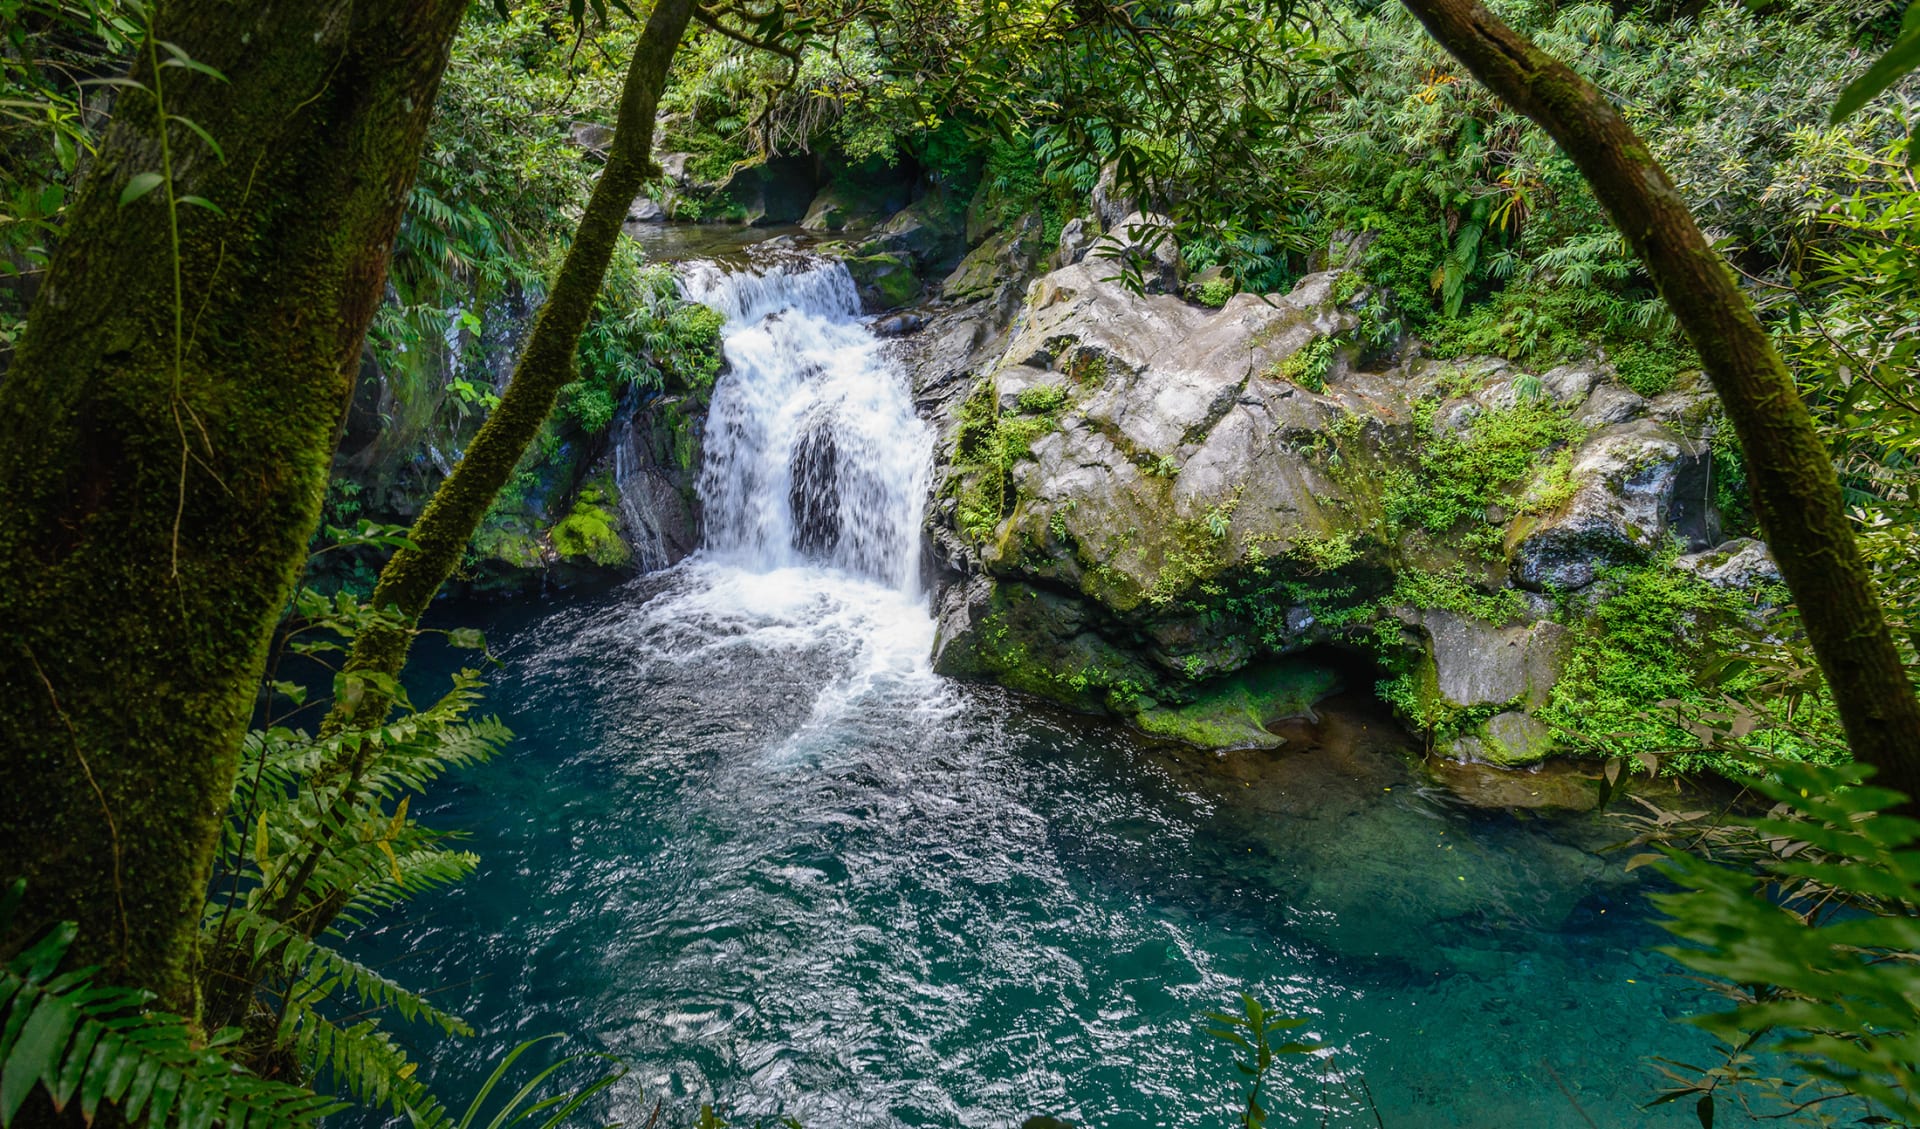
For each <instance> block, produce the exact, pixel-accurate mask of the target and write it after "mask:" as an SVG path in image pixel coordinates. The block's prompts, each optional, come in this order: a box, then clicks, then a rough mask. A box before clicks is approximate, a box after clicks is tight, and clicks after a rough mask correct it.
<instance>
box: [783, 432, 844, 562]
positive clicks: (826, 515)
mask: <svg viewBox="0 0 1920 1129" xmlns="http://www.w3.org/2000/svg"><path fill="white" fill-rule="evenodd" d="M839 470H840V459H839V454H838V452H837V451H836V450H835V449H834V445H833V431H832V429H831V428H829V427H826V426H824V425H823V426H817V427H814V428H813V429H811V430H809V431H808V432H807V433H806V434H805V435H803V436H801V438H800V442H799V443H798V444H797V445H796V446H795V447H794V451H793V466H792V473H793V486H792V488H791V489H790V490H789V491H788V497H787V503H788V508H789V509H790V510H791V511H792V513H793V547H794V548H795V549H798V550H799V551H800V552H802V553H804V554H806V555H808V556H814V557H822V556H825V555H827V554H828V553H831V552H832V551H833V547H834V546H835V545H837V544H839V543H840V490H839V485H838V479H839Z"/></svg>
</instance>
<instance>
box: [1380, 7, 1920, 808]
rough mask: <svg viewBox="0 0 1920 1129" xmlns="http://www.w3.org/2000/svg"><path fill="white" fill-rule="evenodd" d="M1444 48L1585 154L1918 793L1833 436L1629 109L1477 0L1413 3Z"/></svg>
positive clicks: (1874, 745)
mask: <svg viewBox="0 0 1920 1129" xmlns="http://www.w3.org/2000/svg"><path fill="white" fill-rule="evenodd" d="M1404 2H1405V4H1406V6H1407V8H1408V10H1409V11H1411V12H1413V14H1414V15H1415V16H1417V17H1419V19H1420V22H1421V23H1423V24H1425V25H1426V27H1427V31H1428V32H1430V33H1431V34H1432V35H1433V37H1434V39H1436V40H1438V41H1439V42H1440V44H1441V46H1443V47H1445V48H1446V49H1447V50H1448V51H1450V52H1452V53H1453V55H1454V57H1455V58H1457V59H1459V60H1460V61H1461V62H1462V63H1464V64H1465V65H1466V67H1467V69H1468V70H1470V71H1472V72H1473V75H1474V77H1476V78H1478V79H1479V80H1480V81H1481V82H1482V83H1485V84H1486V86H1487V88H1488V89H1489V90H1492V91H1493V92H1494V93H1495V94H1496V95H1498V96H1499V97H1500V98H1502V99H1504V100H1505V101H1506V102H1507V103H1508V104H1509V105H1511V106H1513V107H1514V108H1515V109H1517V110H1519V111H1520V112H1521V113H1523V114H1525V115H1527V116H1528V117H1529V118H1532V119H1533V120H1534V121H1535V122H1537V123H1538V124H1539V125H1540V126H1541V127H1542V128H1544V129H1545V130H1546V131H1547V132H1548V133H1549V134H1551V135H1553V139H1554V140H1555V141H1557V142H1559V144H1560V148H1561V150H1562V151H1563V152H1564V153H1566V154H1567V156H1568V157H1569V158H1571V159H1572V160H1573V162H1574V163H1575V164H1576V165H1578V166H1579V167H1580V171H1581V173H1582V174H1583V175H1584V176H1585V177H1586V180H1587V183H1588V184H1589V185H1591V186H1592V187H1593V191H1594V194H1595V195H1596V196H1598V197H1599V199H1600V202H1601V204H1602V205H1604V206H1605V207H1606V209H1607V212H1608V214H1609V215H1611V216H1612V217H1613V222H1614V224H1615V225H1616V226H1617V227H1619V229H1620V231H1621V233H1622V234H1623V235H1625V236H1626V239H1627V242H1628V243H1629V244H1631V245H1632V247H1633V249H1634V251H1635V253H1636V254H1638V255H1639V256H1640V261H1641V262H1642V263H1644V264H1645V265H1646V268H1647V271H1648V273H1649V274H1651V275H1652V276H1653V279H1654V281H1655V283H1656V284H1657V285H1658V286H1659V287H1660V293H1661V295H1662V296H1664V297H1665V298H1666V301H1667V306H1668V308H1670V309H1671V310H1672V311H1673V315H1674V317H1675V318H1676V319H1678V321H1679V322H1680V325H1681V327H1682V328H1683V329H1684V330H1685V331H1686V333H1687V336H1688V338H1689V339H1690V340H1691V341H1692V342H1693V346H1694V348H1695V349H1697V350H1698V351H1699V353H1700V359H1701V362H1702V364H1703V365H1704V366H1705V368H1706V371H1707V374H1708V376H1710V377H1711V378H1712V380H1713V385H1714V389H1715V390H1716V391H1717V392H1719V394H1720V402H1721V404H1722V405H1723V406H1724V407H1725V409H1726V413H1727V418H1728V419H1729V420H1731V421H1732V423H1733V429H1734V433H1735V434H1736V435H1737V436H1738V437H1739V439H1740V447H1741V450H1742V451H1743V452H1744V453H1745V454H1746V461H1747V474H1748V479H1749V481H1750V482H1751V484H1752V491H1753V508H1754V512H1755V514H1757V515H1758V517H1759V519H1760V526H1761V529H1762V530H1763V531H1764V532H1765V534H1766V538H1767V544H1768V546H1769V547H1770V548H1771V549H1772V550H1773V555H1774V559H1775V560H1776V561H1778V563H1779V565H1780V572H1781V575H1782V576H1783V577H1784V578H1785V579H1786V582H1787V588H1788V589H1789V590H1790V591H1791V592H1792V593H1793V599H1794V603H1795V604H1796V605H1797V606H1798V607H1799V610H1800V618H1801V620H1802V622H1803V623H1805V625H1806V629H1807V636H1808V639H1809V640H1810V641H1811V643H1812V644H1813V651H1814V654H1815V655H1816V656H1817V657H1818V658H1819V660H1820V667H1821V669H1822V671H1823V672H1825V674H1826V677H1827V685H1828V686H1829V687H1831V688H1832V691H1833V696H1834V701H1835V703H1836V704H1837V705H1838V707H1839V712H1840V719H1841V723H1842V724H1843V725H1844V726H1845V728H1846V734H1847V743H1848V745H1849V746H1850V747H1851V748H1852V750H1853V756H1854V759H1855V760H1857V761H1860V762H1862V763H1864V764H1869V765H1872V766H1873V767H1874V768H1875V769H1876V770H1877V772H1876V775H1875V777H1874V779H1875V781H1876V782H1877V783H1879V784H1882V785H1885V786H1887V787H1890V788H1897V789H1899V790H1900V791H1902V792H1904V793H1906V794H1907V796H1908V797H1910V798H1913V799H1917V800H1920V700H1916V698H1915V696H1914V689H1913V685H1912V683H1911V682H1910V681H1909V679H1908V677H1907V673H1906V671H1905V670H1904V669H1903V668H1902V667H1901V664H1900V657H1899V653H1898V652H1897V651H1895V649H1894V646H1893V638H1892V636H1891V635H1890V634H1889V633H1888V631H1887V625H1886V620H1885V617H1884V616H1883V614H1882V612H1881V608H1880V604H1879V601H1878V599H1877V598H1876V596H1875V594H1874V589H1873V582H1872V578H1871V576H1870V575H1869V573H1868V571H1867V566H1866V562H1865V561H1864V560H1863V559H1862V557H1861V555H1860V550H1859V546H1858V545H1857V544H1856V543H1855V542H1854V538H1853V530H1852V528H1851V527H1850V526H1849V525H1848V523H1847V517H1846V514H1845V510H1844V507H1843V503H1842V499H1841V494H1840V484H1839V481H1838V479H1837V478H1836V477H1835V475H1834V469H1833V462H1832V459H1831V457H1830V455H1829V453H1828V451H1827V446H1826V444H1825V443H1824V442H1823V441H1822V440H1821V438H1820V434H1819V432H1818V431H1817V430H1816V429H1815V427H1814V423H1813V417H1812V415H1811V414H1810V413H1809V412H1808V411H1807V408H1806V405H1805V404H1804V403H1802V402H1801V400H1800V396H1799V393H1798V391H1797V390H1796V389H1795V387H1794V383H1793V378H1792V376H1791V375H1790V374H1789V373H1788V372H1787V367H1786V365H1785V363H1784V362H1782V361H1781V359H1780V355H1779V353H1778V352H1776V351H1775V350H1774V348H1773V343H1772V341H1771V340H1769V339H1768V337H1767V333H1766V331H1765V330H1764V329H1763V328H1761V325H1760V321H1759V318H1758V317H1756V316H1755V314H1754V312H1753V307H1752V306H1751V305H1750V304H1749V303H1748V301H1747V297H1746V295H1745V294H1744V293H1742V292H1741V290H1740V287H1739V285H1738V284H1737V283H1736V282H1735V280H1734V277H1733V273H1732V271H1731V270H1730V269H1729V268H1728V267H1727V264H1726V263H1725V262H1724V261H1722V259H1721V258H1720V256H1719V255H1718V254H1717V253H1716V252H1715V251H1714V250H1713V248H1712V247H1711V246H1710V245H1709V244H1708V243H1707V240H1706V238H1705V237H1704V236H1703V235H1701V233H1700V228H1699V226H1698V225H1696V224H1695V223H1694V220H1693V215H1692V213H1691V212H1690V211H1689V210H1688V208H1687V205H1686V201H1685V200H1684V199H1683V198H1682V197H1681V195H1680V193H1679V191H1678V190H1677V189H1676V188H1675V187H1674V186H1673V182H1672V181H1671V180H1669V179H1668V178H1667V174H1666V173H1665V171H1663V170H1662V169H1661V168H1660V165H1659V164H1658V163H1657V162H1656V161H1655V160H1654V159H1653V155H1652V153H1651V152H1650V151H1649V150H1648V149H1647V145H1646V143H1645V142H1644V141H1642V140H1641V139H1640V137H1639V136H1638V135H1637V134H1635V133H1634V131H1633V129H1632V127H1630V126H1629V125H1628V124H1627V122H1626V120H1625V119H1624V118H1623V117H1622V116H1621V115H1620V112H1619V110H1618V109H1616V108H1615V107H1614V105H1613V104H1612V103H1611V102H1609V101H1608V100H1607V97H1606V95H1605V94H1603V93H1602V92H1601V91H1600V90H1599V89H1598V88H1597V87H1595V86H1594V85H1593V84H1592V83H1590V82H1588V81H1586V80H1585V79H1583V78H1581V77H1580V76H1579V75H1577V74H1575V73H1574V72H1573V70H1572V69H1571V68H1569V67H1567V66H1566V65H1565V64H1564V63H1561V62H1559V61H1558V60H1556V59H1554V58H1553V57H1552V56H1551V55H1548V54H1547V53H1546V52H1544V51H1542V50H1540V49H1539V48H1538V47H1536V46H1534V45H1533V44H1532V43H1531V42H1529V41H1528V40H1527V39H1526V38H1525V37H1523V36H1521V35H1520V34H1518V33H1517V32H1515V31H1514V30H1513V29H1512V28H1510V27H1508V26H1507V25H1506V24H1505V23H1503V22H1502V21H1501V20H1500V18H1499V17H1498V16H1495V15H1494V14H1493V13H1492V12H1490V11H1488V10H1487V9H1486V7H1485V6H1483V5H1482V4H1481V3H1479V0H1404Z"/></svg>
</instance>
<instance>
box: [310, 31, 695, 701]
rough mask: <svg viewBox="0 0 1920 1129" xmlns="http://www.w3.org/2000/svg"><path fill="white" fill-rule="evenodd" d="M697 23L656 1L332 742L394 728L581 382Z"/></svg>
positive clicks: (369, 632)
mask: <svg viewBox="0 0 1920 1129" xmlns="http://www.w3.org/2000/svg"><path fill="white" fill-rule="evenodd" d="M693 11H694V4H693V0H659V3H657V4H656V5H655V7H654V9H653V11H652V13H651V14H650V15H649V16H648V18H647V23H646V26H645V28H643V29H642V31H641V34H640V39H639V41H638V43H636V44H635V46H634V51H633V59H632V61H631V62H630V63H629V64H628V66H627V74H626V78H625V80H624V84H623V85H622V87H621V92H620V111H619V115H618V117H617V119H616V121H615V123H614V136H613V142H612V144H611V145H610V146H609V147H608V151H607V162H606V165H605V167H604V168H603V169H602V170H601V172H600V179H599V180H598V181H597V182H596V183H595V184H594V186H593V194H592V196H591V198H590V199H589V200H588V202H587V207H586V211H585V213H584V214H582V216H581V217H580V225H579V227H578V229H577V230H576V231H575V232H574V236H573V243H572V245H571V246H570V247H568V249H567V255H566V259H565V261H564V262H563V263H562V265H561V267H560V273H559V276H558V277H557V278H556V279H555V280H554V283H553V288H552V289H551V290H550V291H549V292H548V294H547V300H546V303H545V304H544V305H542V306H541V307H540V313H539V314H538V316H537V317H536V318H535V319H534V323H533V331H532V332H531V333H530V334H528V336H527V341H526V345H525V346H524V347H523V349H522V350H521V353H520V358H519V360H518V361H516V362H515V364H514V367H513V377H512V379H511V380H510V381H509V382H508V384H507V390H506V392H505V393H504V394H502V395H501V397H500V403H499V405H498V406H496V407H495V408H494V409H493V411H492V412H491V413H489V414H488V416H487V421H486V423H485V424H483V425H482V426H481V428H480V431H479V433H478V434H477V435H475V436H474V438H473V442H472V443H471V444H469V445H468V447H467V450H466V453H465V454H464V455H463V456H461V459H460V463H459V465H458V466H456V467H454V468H453V473H452V474H451V475H449V476H448V477H447V480H446V481H445V482H443V483H441V484H440V488H439V489H438V490H436V491H434V495H433V498H432V499H431V500H430V501H429V502H428V503H427V508H426V510H425V511H424V512H422V513H421V515H420V519H419V520H418V521H416V522H415V523H414V526H413V530H412V540H413V547H411V548H406V549H402V550H400V551H399V552H397V553H395V554H394V556H393V558H392V559H391V560H389V561H388V562H387V565H386V567H385V568H384V569H382V570H381V571H380V580H379V583H378V584H377V585H376V586H375V588H374V591H373V599H372V604H373V606H374V607H375V608H378V609H380V610H381V611H383V612H388V613H390V618H389V619H387V620H386V621H385V622H383V623H381V624H379V625H377V626H373V627H369V628H367V629H366V630H363V631H362V632H361V634H360V635H359V637H358V638H357V639H355V641H354V647H353V653H352V655H351V656H350V657H349V659H348V661H347V664H346V672H347V674H348V676H349V678H350V679H352V678H355V677H356V676H357V677H358V679H359V681H358V682H357V683H353V685H355V687H356V689H355V692H354V693H353V694H351V695H347V696H343V697H342V698H341V699H340V700H339V701H338V702H336V704H335V706H334V708H333V710H332V712H331V713H329V714H328V716H327V719H326V723H325V727H324V728H325V729H326V730H327V731H330V732H338V731H339V730H341V729H345V728H352V727H358V726H368V725H378V724H379V723H380V722H381V721H383V720H384V719H385V718H386V716H387V711H388V709H389V708H390V707H391V706H392V704H393V695H392V693H391V692H390V691H389V689H388V688H389V687H390V686H391V685H392V680H393V679H396V678H398V677H399V675H400V670H401V668H402V667H403V666H405V665H406V661H407V651H408V649H409V648H410V647H411V646H412V643H413V634H414V629H415V626H416V625H417V624H418V623H419V621H420V616H421V615H422V614H423V613H424V612H425V611H426V610H427V605H428V604H429V603H431V602H432V600H433V597H434V596H435V595H436V594H437V593H438V592H439V591H440V586H441V585H442V584H444V583H446V580H447V577H449V576H451V575H452V574H453V570H454V569H455V568H456V567H457V566H458V565H459V563H460V558H461V555H462V554H463V553H464V552H465V551H466V547H467V543H468V542H469V541H471V540H472V539H473V534H474V531H475V530H476V529H478V528H479V527H480V522H481V519H483V518H484V517H486V514H487V510H488V509H489V508H490V507H492V505H493V500H494V498H495V497H496V496H497V495H498V494H499V493H500V488H501V487H502V486H505V485H506V482H507V479H508V478H509V477H511V476H512V474H513V471H514V468H515V467H516V466H518V465H519V462H520V458H521V456H522V455H523V454H525V453H526V450H527V447H528V445H529V444H531V443H532V442H533V440H534V437H535V436H537V435H538V434H539V433H540V427H541V425H542V424H544V423H545V422H546V419H547V416H548V415H549V414H550V413H551V412H552V411H553V404H554V400H555V399H556V397H558V395H559V393H560V389H561V387H562V386H563V385H565V384H567V383H568V382H569V381H571V380H572V379H573V378H574V356H575V353H576V352H577V351H578V350H579V347H580V334H581V333H582V331H584V330H585V329H586V327H587V320H588V318H590V317H591V316H592V314H593V304H594V299H595V298H596V297H597V296H598V295H599V293H600V285H601V283H602V281H603V280H604V279H605V278H606V273H607V264H608V263H609V262H610V261H611V260H612V258H613V252H614V250H615V248H616V247H617V246H618V244H619V240H620V229H621V225H622V224H624V223H625V222H626V218H627V209H628V208H630V207H631V206H632V204H633V200H634V197H636V196H638V195H639V194H640V190H641V188H643V187H644V186H645V185H646V182H647V179H648V177H649V176H651V175H653V173H654V171H655V170H654V166H653V156H652V154H653V124H654V123H653V119H654V113H655V110H656V109H657V108H658V106H659V104H660V95H661V92H662V91H664V90H665V89H666V84H667V75H668V72H669V71H670V70H671V69H672V66H673V57H674V54H675V52H676V51H678V50H679V46H680V40H681V37H682V36H684V35H685V34H686V29H687V23H688V21H689V20H690V19H692V17H693Z"/></svg>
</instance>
